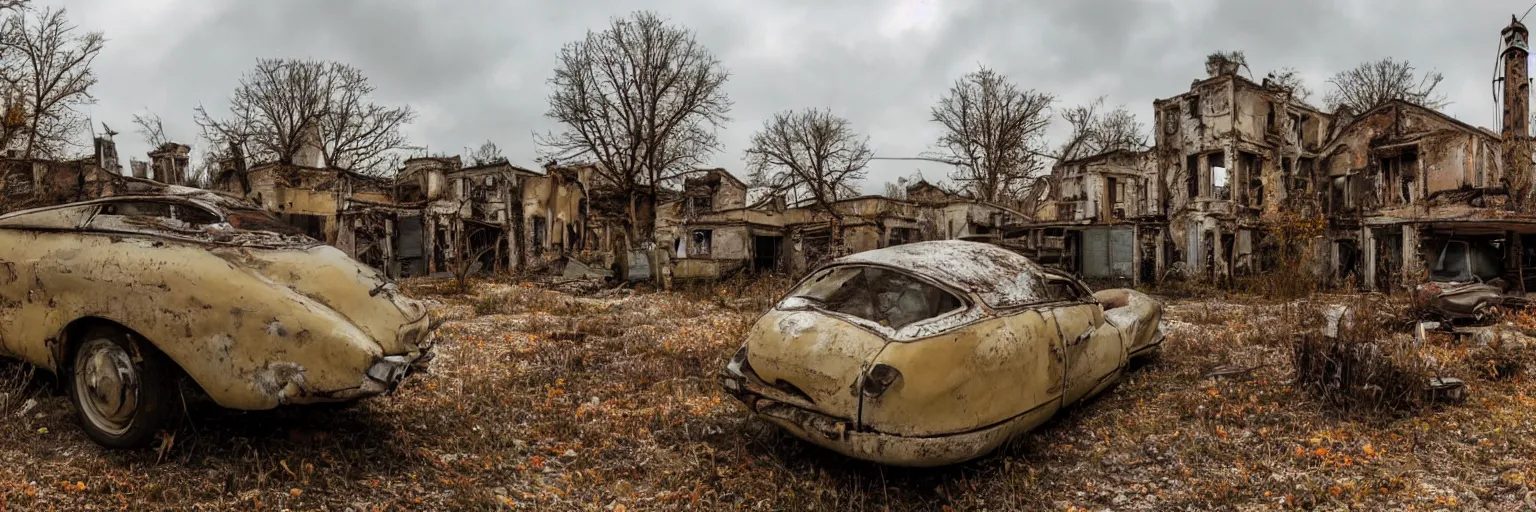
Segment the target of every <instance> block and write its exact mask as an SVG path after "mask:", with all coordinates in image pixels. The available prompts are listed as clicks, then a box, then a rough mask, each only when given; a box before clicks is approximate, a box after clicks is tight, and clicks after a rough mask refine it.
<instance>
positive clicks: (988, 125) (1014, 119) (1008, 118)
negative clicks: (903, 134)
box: [931, 66, 1056, 201]
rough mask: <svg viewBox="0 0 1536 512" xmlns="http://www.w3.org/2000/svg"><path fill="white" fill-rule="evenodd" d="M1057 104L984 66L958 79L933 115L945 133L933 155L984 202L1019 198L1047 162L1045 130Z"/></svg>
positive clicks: (1049, 97) (959, 182) (960, 182)
mask: <svg viewBox="0 0 1536 512" xmlns="http://www.w3.org/2000/svg"><path fill="white" fill-rule="evenodd" d="M1055 101H1056V97H1055V96H1053V95H1051V94H1050V93H1046V92H1038V91H1035V90H1033V89H1031V90H1021V89H1019V87H1018V86H1017V85H1016V84H1014V83H1013V82H1011V81H1009V80H1008V77H1006V76H1004V75H1002V74H999V73H997V72H995V71H992V70H991V69H988V68H987V67H985V66H983V67H981V68H980V69H978V70H977V71H974V72H971V73H967V74H966V75H965V76H962V77H960V79H959V80H956V81H955V84H954V86H952V87H950V89H949V93H948V94H947V95H945V96H944V97H943V98H941V99H940V100H939V103H938V105H935V106H934V107H933V109H932V110H931V114H932V116H933V117H932V119H933V121H934V122H937V123H939V124H940V125H942V126H943V127H944V132H943V134H942V135H940V136H939V140H938V143H937V146H938V148H937V151H938V152H939V153H940V156H941V157H943V158H945V159H947V160H949V161H950V162H951V163H953V164H954V165H955V171H954V172H953V173H951V174H950V179H951V180H954V181H955V182H956V183H958V184H960V185H961V186H963V187H965V188H967V189H969V190H970V191H971V193H972V194H973V195H974V196H975V197H976V198H977V199H982V200H985V201H999V200H1003V199H1006V198H1011V197H1013V196H1015V195H1017V194H1018V193H1019V192H1021V191H1022V190H1023V187H1024V186H1025V185H1026V184H1027V183H1028V181H1029V180H1028V178H1029V177H1030V176H1031V175H1032V174H1033V173H1035V172H1036V171H1039V170H1040V169H1043V168H1044V163H1043V162H1042V160H1041V159H1042V158H1045V157H1048V156H1049V155H1047V154H1046V153H1045V129H1046V127H1048V126H1050V123H1051V104H1052V103H1054V102H1055Z"/></svg>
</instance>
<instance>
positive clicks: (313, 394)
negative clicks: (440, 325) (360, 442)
mask: <svg viewBox="0 0 1536 512" xmlns="http://www.w3.org/2000/svg"><path fill="white" fill-rule="evenodd" d="M432 341H435V340H432ZM432 345H433V343H431V341H429V342H428V343H425V344H423V345H422V346H423V348H422V349H421V350H420V351H418V352H413V353H410V354H403V355H392V356H383V357H380V358H378V359H377V360H375V361H374V363H373V365H372V366H369V367H368V369H367V370H366V371H364V372H363V375H362V376H361V378H360V381H359V384H358V386H357V387H352V388H345V389H338V390H328V391H317V390H309V389H304V388H303V386H302V385H300V386H298V387H299V389H298V390H296V391H297V393H292V394H288V393H285V395H286V396H285V398H286V399H285V400H283V403H285V404H315V403H334V402H347V401H352V400H359V399H363V398H367V397H371V396H377V395H382V394H386V393H393V392H394V391H395V390H396V389H398V388H399V387H400V384H401V383H402V382H405V379H406V378H408V377H410V376H411V375H414V374H416V373H418V372H421V371H423V370H425V369H426V368H427V366H428V364H429V363H430V362H431V361H432V359H434V358H435V357H436V353H435V352H433V351H432Z"/></svg>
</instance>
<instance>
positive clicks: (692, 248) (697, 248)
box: [688, 229, 715, 257]
mask: <svg viewBox="0 0 1536 512" xmlns="http://www.w3.org/2000/svg"><path fill="white" fill-rule="evenodd" d="M714 238H715V232H714V230H711V229H695V230H693V234H692V235H691V236H690V238H689V239H688V256H690V257H709V251H710V246H711V245H714Z"/></svg>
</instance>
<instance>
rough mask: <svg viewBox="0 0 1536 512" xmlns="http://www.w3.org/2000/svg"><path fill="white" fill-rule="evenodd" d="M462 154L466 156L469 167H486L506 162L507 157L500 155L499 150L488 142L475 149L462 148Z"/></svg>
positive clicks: (494, 144)
mask: <svg viewBox="0 0 1536 512" xmlns="http://www.w3.org/2000/svg"><path fill="white" fill-rule="evenodd" d="M464 153H465V154H466V155H468V158H469V162H470V165H488V164H494V163H498V162H505V161H507V157H505V156H502V155H501V148H500V147H498V146H496V143H495V142H491V141H489V140H487V141H485V143H484V144H481V145H480V147H478V148H475V149H469V148H464Z"/></svg>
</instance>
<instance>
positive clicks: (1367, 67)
mask: <svg viewBox="0 0 1536 512" xmlns="http://www.w3.org/2000/svg"><path fill="white" fill-rule="evenodd" d="M1444 78H1445V77H1444V76H1442V75H1441V74H1440V73H1439V72H1436V71H1431V72H1428V73H1424V75H1423V76H1417V75H1416V73H1415V69H1414V67H1413V66H1412V65H1411V64H1409V63H1408V61H1396V60H1392V58H1391V57H1387V58H1385V59H1381V60H1376V61H1371V62H1366V63H1363V64H1360V65H1359V66H1355V67H1354V68H1353V69H1349V70H1345V71H1340V72H1339V73H1338V74H1336V75H1333V78H1329V79H1328V83H1329V84H1332V85H1333V87H1334V89H1333V90H1332V91H1329V92H1328V95H1327V96H1326V97H1324V98H1323V102H1324V103H1325V104H1326V105H1327V107H1328V110H1338V109H1339V107H1349V108H1350V109H1351V110H1353V111H1354V112H1356V113H1360V112H1365V111H1367V110H1370V109H1371V108H1374V107H1375V106H1377V105H1380V104H1382V103H1386V102H1388V101H1392V100H1404V101H1408V102H1410V103H1415V104H1418V105H1422V106H1425V107H1428V108H1432V109H1439V108H1441V107H1444V106H1445V105H1446V100H1445V95H1444V94H1438V93H1436V92H1435V87H1436V86H1438V85H1440V81H1441V80H1443V79H1444Z"/></svg>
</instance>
